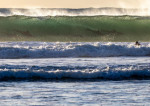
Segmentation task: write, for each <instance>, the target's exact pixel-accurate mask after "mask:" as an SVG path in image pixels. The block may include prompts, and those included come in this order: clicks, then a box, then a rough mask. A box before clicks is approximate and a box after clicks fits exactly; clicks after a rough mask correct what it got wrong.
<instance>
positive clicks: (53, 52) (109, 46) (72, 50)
mask: <svg viewBox="0 0 150 106" xmlns="http://www.w3.org/2000/svg"><path fill="white" fill-rule="evenodd" d="M149 55H150V43H148V42H147V43H146V42H144V43H142V44H141V45H140V46H136V45H135V43H134V42H66V43H65V42H1V43H0V58H1V59H11V58H12V59H18V58H60V57H66V58H70V57H93V58H95V57H116V56H117V57H118V56H137V57H139V56H149Z"/></svg>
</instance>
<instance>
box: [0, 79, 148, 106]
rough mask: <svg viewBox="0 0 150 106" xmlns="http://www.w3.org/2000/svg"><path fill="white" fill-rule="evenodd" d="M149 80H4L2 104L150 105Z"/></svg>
mask: <svg viewBox="0 0 150 106" xmlns="http://www.w3.org/2000/svg"><path fill="white" fill-rule="evenodd" d="M149 87H150V83H149V81H148V80H142V81H139V80H132V81H128V80H127V81H64V82H63V81H52V82H24V81H23V82H0V91H1V93H0V101H1V105H8V106H10V105H11V106H12V105H15V106H20V105H24V106H26V105H30V106H33V105H38V106H39V105H42V106H43V105H55V106H68V105H71V106H75V105H82V106H91V105H94V106H99V105H104V106H106V105H113V106H120V105H125V106H127V105H133V106H134V105H140V106H141V105H142V106H143V105H144V106H148V105H150V103H149V101H150V95H149V93H150V89H149Z"/></svg>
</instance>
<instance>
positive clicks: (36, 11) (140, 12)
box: [0, 8, 150, 16]
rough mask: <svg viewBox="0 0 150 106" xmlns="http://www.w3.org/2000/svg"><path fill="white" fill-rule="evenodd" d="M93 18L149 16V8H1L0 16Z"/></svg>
mask: <svg viewBox="0 0 150 106" xmlns="http://www.w3.org/2000/svg"><path fill="white" fill-rule="evenodd" d="M12 15H24V16H95V15H111V16H118V15H132V16H150V9H149V8H146V9H145V8H141V9H132V8H131V9H127V8H79V9H69V8H68V9H66V8H58V9H57V8H52V9H50V8H47V9H46V8H45V9H43V8H31V9H17V8H5V9H4V8H1V9H0V16H12Z"/></svg>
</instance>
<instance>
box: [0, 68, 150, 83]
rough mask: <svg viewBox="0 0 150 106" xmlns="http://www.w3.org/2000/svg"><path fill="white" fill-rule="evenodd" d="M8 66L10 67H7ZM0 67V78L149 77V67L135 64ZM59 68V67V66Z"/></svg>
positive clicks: (109, 78) (110, 78)
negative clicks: (53, 67) (70, 68)
mask: <svg viewBox="0 0 150 106" xmlns="http://www.w3.org/2000/svg"><path fill="white" fill-rule="evenodd" d="M9 68H10V67H9ZM9 68H7V66H5V69H0V80H12V79H18V80H19V79H29V80H30V79H31V80H32V79H35V78H36V80H40V79H64V78H68V79H106V80H124V79H146V78H150V70H149V68H148V67H147V68H146V67H145V68H143V67H142V68H138V67H137V66H116V67H109V68H108V67H105V68H101V69H98V68H97V69H88V68H87V69H83V70H77V69H74V70H69V69H66V70H61V69H60V70H59V69H57V70H53V69H49V70H48V71H47V70H42V69H41V68H38V69H31V68H29V69H28V68H27V69H26V68H24V69H17V68H18V66H17V68H16V69H9ZM60 68H61V67H60Z"/></svg>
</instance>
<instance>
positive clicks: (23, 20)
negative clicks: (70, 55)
mask: <svg viewBox="0 0 150 106" xmlns="http://www.w3.org/2000/svg"><path fill="white" fill-rule="evenodd" d="M149 28H150V17H138V16H115V17H114V16H92V17H89V16H77V17H68V16H61V17H59V16H57V17H53V16H51V17H29V16H10V17H0V41H50V42H53V41H62V42H69V41H73V42H93V41H114V42H120V41H123V42H131V41H136V40H140V41H150V36H149V33H150V30H149ZM143 36H144V37H143Z"/></svg>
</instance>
